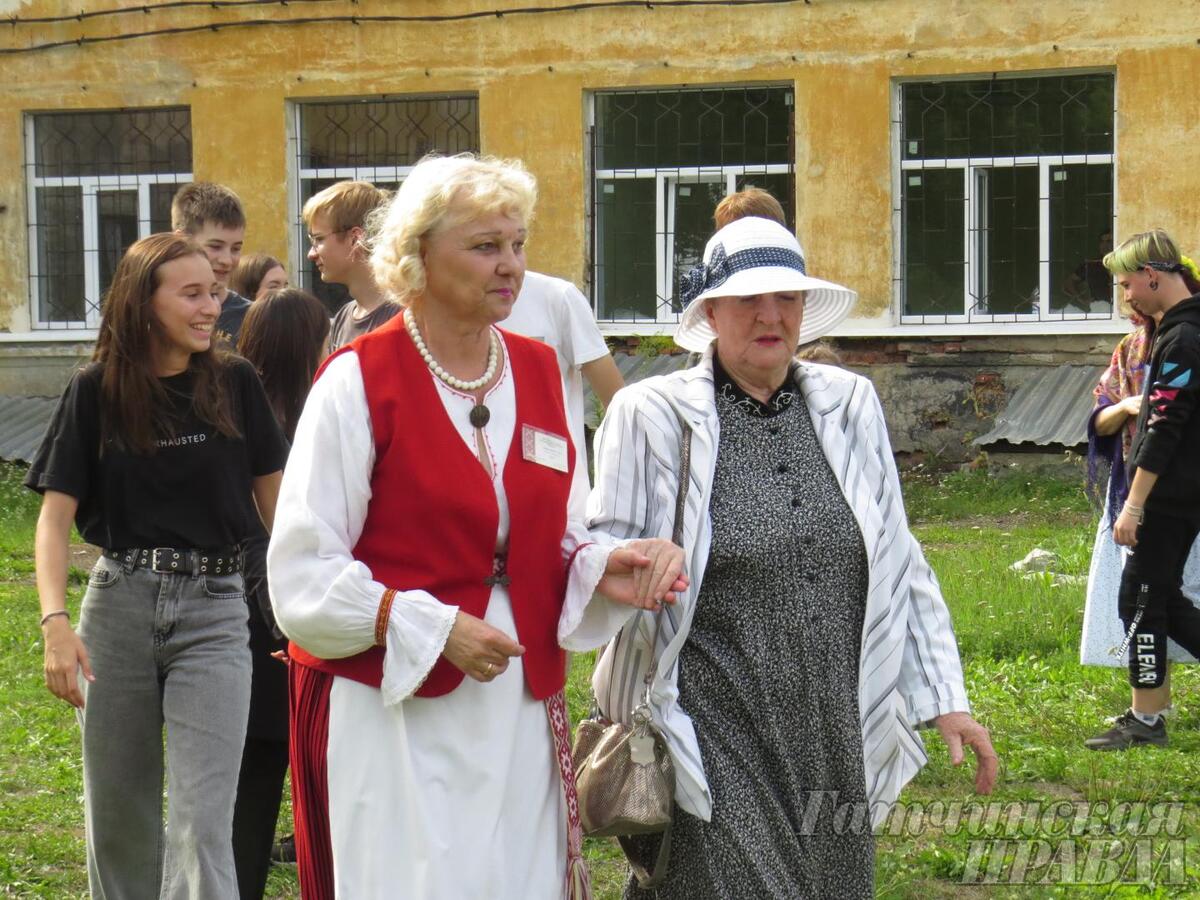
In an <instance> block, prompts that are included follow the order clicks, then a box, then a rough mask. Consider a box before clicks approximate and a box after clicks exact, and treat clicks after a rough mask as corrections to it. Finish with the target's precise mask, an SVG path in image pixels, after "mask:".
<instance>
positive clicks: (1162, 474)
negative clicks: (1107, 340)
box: [1129, 294, 1200, 518]
mask: <svg viewBox="0 0 1200 900" xmlns="http://www.w3.org/2000/svg"><path fill="white" fill-rule="evenodd" d="M1136 468H1140V469H1145V470H1146V471H1147V472H1154V473H1156V474H1157V475H1158V481H1156V482H1155V484H1154V488H1153V489H1152V490H1151V491H1150V496H1149V497H1148V498H1147V500H1146V508H1147V509H1152V510H1155V511H1158V512H1163V513H1167V514H1170V515H1174V516H1182V517H1184V518H1200V294H1197V295H1196V296H1194V297H1189V298H1188V299H1187V300H1183V301H1180V302H1179V303H1177V304H1175V306H1173V307H1171V308H1170V309H1169V310H1167V312H1166V313H1165V314H1164V315H1163V317H1162V321H1161V322H1160V323H1159V325H1158V329H1157V330H1156V332H1155V336H1154V347H1153V349H1152V350H1151V353H1150V371H1149V372H1147V373H1146V389H1145V402H1144V403H1143V404H1142V411H1141V413H1140V414H1139V415H1138V420H1137V433H1136V435H1135V436H1134V439H1133V446H1132V447H1131V448H1130V452H1129V471H1130V476H1131V477H1132V475H1133V471H1134V469H1136Z"/></svg>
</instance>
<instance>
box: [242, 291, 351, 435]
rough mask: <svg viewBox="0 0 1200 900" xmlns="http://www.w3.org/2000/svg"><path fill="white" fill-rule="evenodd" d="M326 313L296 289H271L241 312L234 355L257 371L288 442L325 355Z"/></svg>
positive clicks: (327, 324) (312, 299) (309, 295)
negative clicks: (237, 355) (244, 358)
mask: <svg viewBox="0 0 1200 900" xmlns="http://www.w3.org/2000/svg"><path fill="white" fill-rule="evenodd" d="M328 340H329V314H328V313H327V312H326V311H325V307H324V305H323V304H322V303H321V301H320V300H318V299H317V298H316V297H314V296H313V295H312V294H310V293H309V292H308V291H302V290H300V289H299V288H283V289H281V290H278V291H271V292H270V293H269V294H267V295H266V296H265V297H263V298H262V299H261V300H258V301H255V303H254V305H253V306H251V307H250V309H248V310H247V311H246V318H245V319H244V320H243V321H242V332H241V338H240V339H239V340H238V353H240V354H241V355H242V356H244V357H246V359H248V360H250V362H251V363H252V364H253V365H254V368H256V369H258V374H259V377H260V378H262V383H263V387H264V388H265V389H266V392H267V399H268V400H269V401H270V402H271V409H273V410H274V411H275V418H277V419H278V420H279V424H280V426H281V427H282V428H283V431H284V433H285V434H286V435H287V438H288V440H289V441H290V440H292V438H294V437H295V436H296V423H297V422H298V421H299V420H300V410H301V409H303V407H304V401H305V399H306V398H307V397H308V391H309V388H311V387H312V382H313V376H314V375H316V373H317V367H318V366H320V364H321V359H322V358H323V357H324V356H325V347H326V343H327V342H328Z"/></svg>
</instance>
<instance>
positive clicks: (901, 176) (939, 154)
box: [893, 73, 1116, 324]
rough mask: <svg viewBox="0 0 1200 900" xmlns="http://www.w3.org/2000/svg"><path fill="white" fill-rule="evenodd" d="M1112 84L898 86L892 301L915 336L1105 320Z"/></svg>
mask: <svg viewBox="0 0 1200 900" xmlns="http://www.w3.org/2000/svg"><path fill="white" fill-rule="evenodd" d="M1114 105H1115V92H1114V79H1113V76H1112V75H1111V74H1108V73H1085V74H1064V75H1052V76H1039V77H1021V78H999V77H995V78H990V79H985V80H955V81H922V82H911V83H904V84H900V85H898V89H897V92H896V104H895V117H894V118H895V120H894V122H893V130H894V133H895V134H896V135H897V140H898V142H899V146H898V147H897V148H896V151H897V152H896V156H897V160H898V164H897V169H896V178H897V184H896V185H895V190H894V194H893V196H894V203H893V217H894V222H895V228H896V234H897V237H898V240H899V247H900V252H899V253H898V254H897V259H896V269H895V273H894V279H895V296H896V299H897V303H898V306H899V309H900V320H901V322H903V323H906V324H908V323H913V324H950V323H954V324H958V323H972V322H986V323H1001V322H1062V321H1076V320H1087V319H1102V320H1103V319H1112V317H1113V316H1114V315H1115V305H1114V303H1113V284H1112V278H1111V276H1109V275H1108V273H1107V272H1106V271H1105V269H1104V267H1103V265H1102V264H1101V263H1100V259H1101V257H1102V256H1103V255H1104V253H1105V252H1107V250H1108V249H1109V248H1111V246H1112V236H1113V225H1114V208H1115V204H1114V200H1115V185H1114V180H1113V160H1114V158H1115V148H1114V141H1113V134H1114V122H1115V115H1116V111H1115V108H1114Z"/></svg>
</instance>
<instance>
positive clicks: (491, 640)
mask: <svg viewBox="0 0 1200 900" xmlns="http://www.w3.org/2000/svg"><path fill="white" fill-rule="evenodd" d="M524 652H525V648H524V647H522V646H521V645H520V644H518V643H517V642H516V641H514V640H513V639H512V638H510V637H509V636H508V635H507V634H505V633H504V632H503V631H501V630H500V629H498V628H493V627H492V626H491V625H489V624H488V623H487V622H485V621H483V619H479V618H476V617H475V616H473V615H471V614H470V613H465V612H460V613H459V614H458V615H457V616H455V617H454V627H453V628H451V629H450V636H449V637H448V638H447V639H446V646H445V648H444V649H443V650H442V655H443V656H444V657H446V659H448V660H450V662H451V663H453V664H454V666H456V667H457V668H459V669H461V670H462V671H463V672H465V673H466V674H467V675H470V676H471V677H472V678H474V679H475V680H476V681H483V682H488V681H491V680H492V679H493V678H495V677H496V676H497V675H499V674H500V673H501V672H503V671H504V670H505V669H507V668H508V661H509V659H511V658H512V657H514V656H521V655H522V654H523V653H524Z"/></svg>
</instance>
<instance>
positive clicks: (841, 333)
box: [597, 319, 1132, 338]
mask: <svg viewBox="0 0 1200 900" xmlns="http://www.w3.org/2000/svg"><path fill="white" fill-rule="evenodd" d="M597 324H598V325H599V326H600V333H601V334H603V335H605V336H606V337H607V336H611V337H619V336H623V335H638V336H642V337H644V336H649V335H667V336H671V335H674V334H675V329H676V327H677V325H678V323H676V322H605V321H598V322H597ZM1131 327H1132V326H1131V325H1130V324H1129V320H1128V319H1075V320H1067V321H1063V322H957V323H954V322H952V323H939V324H936V325H919V324H912V325H906V324H900V323H897V322H887V321H884V320H880V319H859V320H857V321H856V320H854V319H850V320H847V321H846V322H843V323H842V324H841V325H839V326H838V327H837V328H835V329H834V330H833V331H832V332H831V333H830V335H829V336H830V337H835V338H856V337H861V338H881V337H887V338H898V337H949V336H952V335H963V336H979V337H994V336H1006V335H1043V336H1045V335H1051V336H1052V335H1057V334H1125V333H1126V332H1128V331H1129V330H1130V328H1131Z"/></svg>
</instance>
